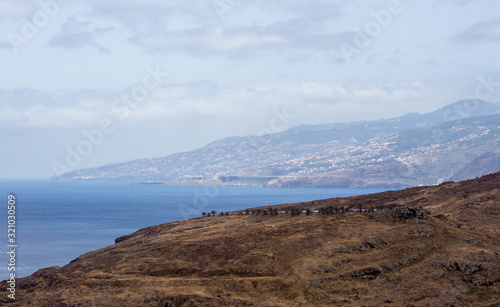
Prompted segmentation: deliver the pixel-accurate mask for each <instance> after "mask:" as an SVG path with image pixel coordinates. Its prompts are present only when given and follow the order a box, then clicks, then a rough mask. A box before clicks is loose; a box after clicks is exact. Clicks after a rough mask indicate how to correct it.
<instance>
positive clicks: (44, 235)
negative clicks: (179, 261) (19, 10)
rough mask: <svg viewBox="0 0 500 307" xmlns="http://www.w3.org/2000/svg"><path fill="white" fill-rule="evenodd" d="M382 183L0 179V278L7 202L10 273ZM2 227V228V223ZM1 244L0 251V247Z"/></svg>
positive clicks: (0, 277)
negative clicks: (212, 217)
mask: <svg viewBox="0 0 500 307" xmlns="http://www.w3.org/2000/svg"><path fill="white" fill-rule="evenodd" d="M384 190H387V189H313V188H301V189H288V188H255V187H222V186H221V187H217V186H165V185H141V184H138V183H135V182H96V181H83V182H72V181H68V182H64V181H63V182H60V181H49V180H46V181H45V180H38V181H34V180H15V181H10V180H9V181H0V197H1V198H0V204H1V203H3V205H0V208H3V209H0V225H3V226H1V227H0V231H3V234H0V237H1V241H0V244H1V245H0V274H1V275H0V280H4V279H7V276H8V273H9V272H8V271H7V267H8V261H9V258H8V257H9V256H8V255H7V252H8V248H7V245H8V242H7V215H8V212H7V202H8V199H7V198H8V195H9V194H10V193H14V194H15V196H16V198H17V205H16V207H17V208H16V209H17V210H16V240H17V242H16V244H17V245H18V247H17V254H16V277H23V276H27V275H30V274H32V273H34V272H35V271H37V270H38V269H41V268H44V267H49V266H63V265H65V264H67V263H68V262H69V261H71V260H73V259H75V258H77V257H78V256H80V255H81V254H84V253H86V252H89V251H92V250H95V249H99V248H102V247H105V246H108V245H111V244H113V243H114V239H115V238H117V237H119V236H123V235H126V234H129V233H132V232H134V231H136V230H138V229H141V228H144V227H147V226H152V225H158V224H162V223H168V222H173V221H178V220H183V219H186V218H192V217H197V216H200V215H201V212H203V211H206V212H209V211H212V210H215V211H217V212H221V211H222V212H227V211H232V210H238V209H244V208H248V207H255V206H264V205H272V204H281V203H293V202H301V201H309V200H316V199H325V198H332V197H344V196H352V195H360V194H367V193H376V192H380V191H384ZM2 229H3V230H2ZM2 250H3V252H2Z"/></svg>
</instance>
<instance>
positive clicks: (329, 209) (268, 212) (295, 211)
mask: <svg viewBox="0 0 500 307" xmlns="http://www.w3.org/2000/svg"><path fill="white" fill-rule="evenodd" d="M349 211H350V210H349V208H348V207H343V206H342V207H340V208H339V207H333V206H329V207H324V208H320V209H319V210H318V213H320V214H322V215H325V214H334V213H344V212H349ZM354 211H356V210H354ZM358 211H359V212H360V213H363V212H364V213H369V212H375V211H376V209H375V208H374V207H373V206H371V207H370V208H369V209H363V206H362V205H361V204H359V205H358ZM288 212H290V213H291V214H292V215H300V214H301V213H303V211H302V210H301V209H298V208H292V209H290V211H283V213H288ZM311 213H313V211H311V209H307V210H306V211H305V214H306V215H310V214H311ZM238 214H239V215H243V212H242V211H240V212H238ZM245 214H246V215H249V214H256V215H260V214H262V215H278V209H277V208H267V209H257V210H255V211H250V210H249V209H246V210H245ZM201 215H202V216H204V217H205V216H206V217H209V216H215V215H217V212H216V211H214V210H212V211H211V212H203V213H202V214H201ZM224 215H226V216H227V215H229V212H226V213H224V212H221V213H219V216H224Z"/></svg>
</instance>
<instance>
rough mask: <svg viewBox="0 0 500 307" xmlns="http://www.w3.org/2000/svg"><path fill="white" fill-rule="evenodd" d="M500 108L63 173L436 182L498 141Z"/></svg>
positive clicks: (308, 129) (474, 105) (220, 145)
mask: <svg viewBox="0 0 500 307" xmlns="http://www.w3.org/2000/svg"><path fill="white" fill-rule="evenodd" d="M499 111H500V104H492V103H489V102H484V101H477V100H463V101H459V102H457V103H454V104H452V105H449V106H447V107H444V108H442V109H439V110H437V111H435V112H432V113H426V114H418V113H411V114H407V115H404V116H402V117H398V118H392V119H381V120H376V121H364V122H352V123H336V124H325V125H301V126H297V127H293V128H291V129H289V130H286V131H284V132H281V133H277V134H272V135H266V136H260V137H256V136H251V137H229V138H225V139H221V140H217V141H215V142H212V143H210V144H209V145H207V146H205V147H203V148H200V149H197V150H194V151H190V152H185V153H177V154H173V155H170V156H166V157H158V158H151V159H139V160H134V161H128V162H123V163H116V164H111V165H106V166H102V167H97V168H90V169H82V170H76V171H73V172H69V173H66V174H63V175H61V176H59V177H57V178H58V179H65V180H80V179H134V180H164V181H167V182H168V183H172V184H175V183H220V179H221V177H227V176H231V178H232V180H230V182H229V184H241V183H243V182H242V181H241V180H238V177H269V180H268V181H267V183H266V185H268V186H342V187H344V186H345V187H349V186H413V185H418V184H433V183H436V182H438V181H440V180H447V179H449V178H451V177H452V176H453V175H454V174H455V173H456V172H458V171H459V170H460V169H461V168H462V167H463V166H464V165H466V164H467V163H470V162H471V161H472V160H474V159H475V158H477V157H478V156H480V155H482V154H484V153H487V152H490V151H492V150H494V149H495V148H498V147H499V144H500V143H499V131H498V126H499V125H498V123H499V122H500V120H499V118H500V115H499V114H498V112H499ZM453 152H456V153H453ZM443 170H445V172H443ZM443 174H445V175H443ZM246 183H247V184H248V182H246ZM251 183H252V182H250V184H251ZM259 184H262V183H261V182H260V183H259Z"/></svg>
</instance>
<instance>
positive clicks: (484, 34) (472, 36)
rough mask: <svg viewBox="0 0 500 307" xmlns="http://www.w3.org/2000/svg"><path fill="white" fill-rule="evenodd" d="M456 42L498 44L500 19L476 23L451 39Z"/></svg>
mask: <svg viewBox="0 0 500 307" xmlns="http://www.w3.org/2000/svg"><path fill="white" fill-rule="evenodd" d="M452 39H453V40H454V41H456V42H466V43H477V42H493V43H498V42H500V19H498V18H497V19H492V20H488V21H483V22H478V23H476V24H474V25H472V26H470V27H468V28H466V29H465V30H463V31H461V32H460V33H459V34H457V35H455V36H454V37H453V38H452Z"/></svg>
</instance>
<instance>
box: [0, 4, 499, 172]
mask: <svg viewBox="0 0 500 307" xmlns="http://www.w3.org/2000/svg"><path fill="white" fill-rule="evenodd" d="M82 2H84V3H81V2H80V1H68V0H42V1H40V2H38V1H28V0H0V29H1V30H0V61H1V65H0V70H1V74H0V81H1V82H0V155H1V156H0V157H1V159H0V178H23V177H45V178H48V177H50V176H52V175H54V173H55V172H56V169H55V168H54V165H56V166H64V167H67V168H68V169H71V168H81V167H89V166H98V165H102V164H105V163H111V162H119V161H124V160H129V159H135V158H146V157H154V156H163V155H167V154H171V153H175V152H179V151H186V150H191V149H195V148H198V147H201V146H203V145H205V144H207V143H210V142H211V141H213V140H216V139H219V138H222V137H226V136H232V135H239V136H245V135H257V134H259V133H264V132H270V131H272V132H278V131H279V130H282V129H286V128H290V127H291V126H294V125H299V124H319V123H331V122H347V121H355V120H370V119H379V118H381V117H385V118H388V117H394V116H399V115H403V114H405V113H409V112H430V111H433V110H436V109H438V108H440V107H442V106H444V105H447V104H450V103H453V102H455V101H457V100H460V99H464V98H471V97H477V95H478V91H477V88H478V86H481V85H482V86H483V89H487V91H486V92H484V91H483V92H480V94H481V96H482V97H479V98H487V100H490V101H494V102H497V101H500V84H499V83H498V82H500V62H499V61H498V54H500V2H499V1H495V0H490V1H488V0H484V1H465V0H464V1H451V0H449V1H445V0H434V1H433V0H427V1H410V0H401V1H395V0H381V1H361V0H359V1H332V0H316V1H306V0H267V1H260V0H245V1H243V0H195V1H180V0H179V1H177V0H166V1H155V0H146V1H145V0H141V1H139V0H104V1H95V0H89V1H82ZM366 2H369V3H368V4H367V3H366ZM485 80H486V81H485ZM488 80H489V81H490V82H489V86H485V85H484V83H485V82H486V83H488ZM283 114H286V115H285V117H286V120H284V121H281V122H280V124H279V125H278V124H276V120H275V119H276V118H280V116H283ZM97 130H99V131H97ZM96 131H97V132H96ZM101 135H102V137H101ZM82 142H83V143H82ZM85 142H87V143H85ZM89 144H90V145H91V148H89V146H88V145H89ZM72 150H74V151H75V152H77V153H78V152H79V155H80V156H81V158H82V159H81V161H75V160H72V161H69V162H71V163H68V161H67V157H68V152H71V151H72ZM70 164H71V165H70Z"/></svg>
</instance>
